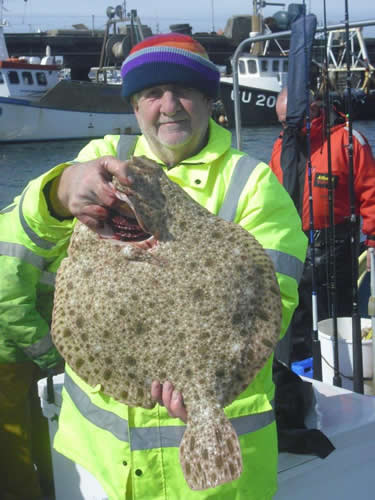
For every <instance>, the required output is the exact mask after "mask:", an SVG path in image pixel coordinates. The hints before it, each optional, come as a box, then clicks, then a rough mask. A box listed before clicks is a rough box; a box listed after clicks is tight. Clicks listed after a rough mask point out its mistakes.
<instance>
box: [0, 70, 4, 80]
mask: <svg viewBox="0 0 375 500" xmlns="http://www.w3.org/2000/svg"><path fill="white" fill-rule="evenodd" d="M0 83H4V77H3V74H2V72H1V71H0Z"/></svg>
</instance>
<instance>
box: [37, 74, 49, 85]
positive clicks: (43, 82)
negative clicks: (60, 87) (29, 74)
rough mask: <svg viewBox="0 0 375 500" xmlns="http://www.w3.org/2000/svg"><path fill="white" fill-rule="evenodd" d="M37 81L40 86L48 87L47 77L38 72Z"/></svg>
mask: <svg viewBox="0 0 375 500" xmlns="http://www.w3.org/2000/svg"><path fill="white" fill-rule="evenodd" d="M36 81H37V82H38V85H47V78H46V75H45V74H44V73H42V72H39V71H38V72H37V74H36Z"/></svg>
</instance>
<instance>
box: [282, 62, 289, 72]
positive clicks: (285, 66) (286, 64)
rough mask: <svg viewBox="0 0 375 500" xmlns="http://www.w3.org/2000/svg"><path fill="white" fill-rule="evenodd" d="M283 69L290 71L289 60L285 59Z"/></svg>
mask: <svg viewBox="0 0 375 500" xmlns="http://www.w3.org/2000/svg"><path fill="white" fill-rule="evenodd" d="M283 71H285V73H287V72H288V61H283Z"/></svg>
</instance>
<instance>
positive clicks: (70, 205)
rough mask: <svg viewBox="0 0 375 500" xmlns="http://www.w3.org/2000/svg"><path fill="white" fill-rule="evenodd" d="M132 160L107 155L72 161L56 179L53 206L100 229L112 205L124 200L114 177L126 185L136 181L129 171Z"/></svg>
mask: <svg viewBox="0 0 375 500" xmlns="http://www.w3.org/2000/svg"><path fill="white" fill-rule="evenodd" d="M128 163H129V162H128V161H120V160H118V159H117V158H115V157H113V156H103V157H102V158H98V159H96V160H93V161H89V162H86V163H76V164H74V165H71V166H70V167H68V168H66V169H65V170H64V171H63V173H62V174H61V176H60V177H59V178H58V179H57V181H56V182H57V183H58V184H57V187H56V190H55V193H56V195H55V197H54V198H53V199H52V200H51V202H52V204H53V208H54V209H55V210H56V212H57V213H58V214H59V215H62V216H65V217H67V216H70V215H73V216H74V217H77V219H79V220H80V221H81V222H82V223H83V224H86V226H88V227H90V228H91V229H93V230H97V229H99V228H100V227H102V226H103V223H104V221H105V219H106V218H107V216H108V209H109V208H115V207H116V204H118V203H120V201H119V200H118V198H117V197H116V195H115V189H114V188H113V186H112V185H111V181H112V177H113V176H114V175H115V176H116V177H117V178H118V180H119V181H120V183H121V184H124V185H128V186H130V185H131V183H132V179H131V178H130V177H128V176H127V174H126V169H127V165H128Z"/></svg>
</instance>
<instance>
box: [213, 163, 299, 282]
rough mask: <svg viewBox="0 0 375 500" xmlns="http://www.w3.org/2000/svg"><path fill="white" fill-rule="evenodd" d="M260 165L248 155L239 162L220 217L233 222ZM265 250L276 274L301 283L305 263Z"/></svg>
mask: <svg viewBox="0 0 375 500" xmlns="http://www.w3.org/2000/svg"><path fill="white" fill-rule="evenodd" d="M259 163H260V160H257V159H256V158H253V157H251V156H248V155H245V156H242V157H241V158H240V159H239V160H238V162H237V164H236V166H235V168H234V172H233V174H232V177H231V179H230V183H229V187H228V190H227V193H226V195H225V199H224V201H223V204H222V206H221V208H220V211H219V213H218V215H219V217H221V218H222V219H224V220H226V221H229V222H233V220H234V217H235V215H236V211H237V205H238V202H239V199H240V196H241V193H242V191H243V190H244V188H245V186H246V183H247V181H248V179H249V177H250V175H251V174H252V173H253V171H254V169H255V167H256V166H257V165H258V164H259ZM265 250H266V252H267V254H268V255H269V257H270V258H271V260H272V262H273V264H274V266H275V271H276V272H278V273H281V274H286V275H287V276H290V277H291V278H294V279H295V280H296V281H297V283H299V281H300V279H301V276H302V271H303V262H301V261H300V260H299V259H297V258H296V257H293V255H289V254H287V253H283V252H280V251H278V250H271V249H265Z"/></svg>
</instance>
